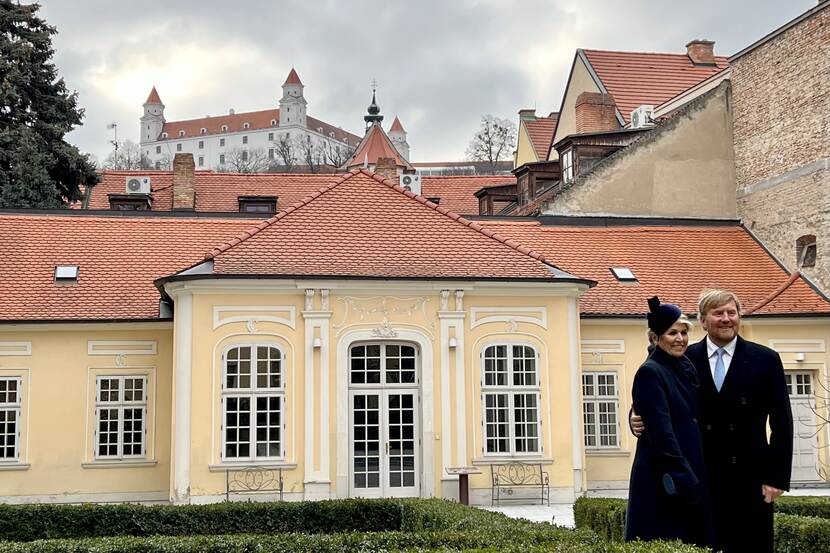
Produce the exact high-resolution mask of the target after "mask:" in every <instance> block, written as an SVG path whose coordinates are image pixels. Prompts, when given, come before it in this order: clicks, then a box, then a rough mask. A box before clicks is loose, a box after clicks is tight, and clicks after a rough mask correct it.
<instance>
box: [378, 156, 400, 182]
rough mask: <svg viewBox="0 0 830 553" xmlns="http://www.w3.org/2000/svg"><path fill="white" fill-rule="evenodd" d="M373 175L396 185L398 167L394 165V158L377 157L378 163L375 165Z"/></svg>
mask: <svg viewBox="0 0 830 553" xmlns="http://www.w3.org/2000/svg"><path fill="white" fill-rule="evenodd" d="M375 173H377V174H378V175H380V176H381V177H383V178H385V179H387V180H390V181H392V182H394V183H396V184H397V182H398V166H397V165H396V164H395V158H394V157H379V158H378V162H377V164H376V165H375Z"/></svg>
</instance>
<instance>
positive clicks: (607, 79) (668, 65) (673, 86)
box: [580, 50, 728, 123]
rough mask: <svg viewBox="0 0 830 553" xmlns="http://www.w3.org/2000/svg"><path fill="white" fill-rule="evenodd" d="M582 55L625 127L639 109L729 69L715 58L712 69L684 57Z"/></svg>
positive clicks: (593, 52)
mask: <svg viewBox="0 0 830 553" xmlns="http://www.w3.org/2000/svg"><path fill="white" fill-rule="evenodd" d="M580 52H583V53H584V54H585V57H586V58H587V59H588V62H589V63H590V64H591V67H593V69H594V72H595V73H596V74H597V76H598V77H599V79H600V80H601V81H602V84H603V85H604V86H605V88H606V89H607V90H608V93H609V94H611V96H612V97H613V98H614V101H615V102H616V104H617V109H618V110H619V111H620V114H621V115H622V116H623V119H624V120H625V122H626V123H628V122H629V119H630V117H631V112H632V111H633V110H634V109H636V108H637V107H638V106H641V105H653V106H655V107H656V106H658V105H660V104H662V103H663V102H665V101H666V100H669V99H671V98H673V97H675V96H677V95H678V94H680V93H681V92H683V91H684V90H686V89H688V88H691V87H692V86H694V85H696V84H698V83H699V82H701V81H704V80H706V79H708V78H709V77H711V76H712V75H714V74H715V73H719V72H720V71H722V70H724V69H726V68H727V67H728V63H727V58H725V57H723V56H715V65H711V66H709V65H695V64H694V63H692V61H691V60H690V59H689V56H688V55H686V54H660V53H645V52H612V51H607V50H580Z"/></svg>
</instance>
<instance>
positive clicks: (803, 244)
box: [795, 234, 816, 268]
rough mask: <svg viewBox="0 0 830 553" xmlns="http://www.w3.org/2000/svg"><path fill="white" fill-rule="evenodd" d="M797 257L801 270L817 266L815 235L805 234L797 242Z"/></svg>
mask: <svg viewBox="0 0 830 553" xmlns="http://www.w3.org/2000/svg"><path fill="white" fill-rule="evenodd" d="M795 255H796V259H797V260H798V267H799V268H802V267H815V266H816V236H815V234H805V235H804V236H801V237H800V238H799V239H798V240H796V241H795Z"/></svg>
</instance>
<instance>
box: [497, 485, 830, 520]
mask: <svg viewBox="0 0 830 553" xmlns="http://www.w3.org/2000/svg"><path fill="white" fill-rule="evenodd" d="M787 495H797V496H802V495H820V496H830V487H825V488H798V489H794V490H792V491H790V492H787ZM588 496H589V497H619V498H625V497H628V491H627V490H602V491H594V492H589V493H588ZM482 509H486V510H488V511H495V512H497V513H504V514H505V515H507V516H509V517H511V518H524V519H527V520H530V521H532V522H552V523H553V524H556V525H557V526H567V527H568V528H573V526H574V511H573V503H557V504H552V505H507V506H505V505H502V506H499V507H482Z"/></svg>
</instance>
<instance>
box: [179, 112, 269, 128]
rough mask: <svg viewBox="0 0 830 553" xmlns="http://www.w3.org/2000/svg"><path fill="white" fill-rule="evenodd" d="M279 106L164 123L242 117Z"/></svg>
mask: <svg viewBox="0 0 830 553" xmlns="http://www.w3.org/2000/svg"><path fill="white" fill-rule="evenodd" d="M279 110H280V108H267V109H256V110H254V111H243V112H239V113H223V114H221V115H208V116H206V117H194V118H193V119H177V120H176V121H165V122H164V124H165V125H175V124H176V123H192V122H193V121H204V120H207V119H219V118H220V117H242V116H243V115H251V114H252V113H266V112H269V111H279Z"/></svg>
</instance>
